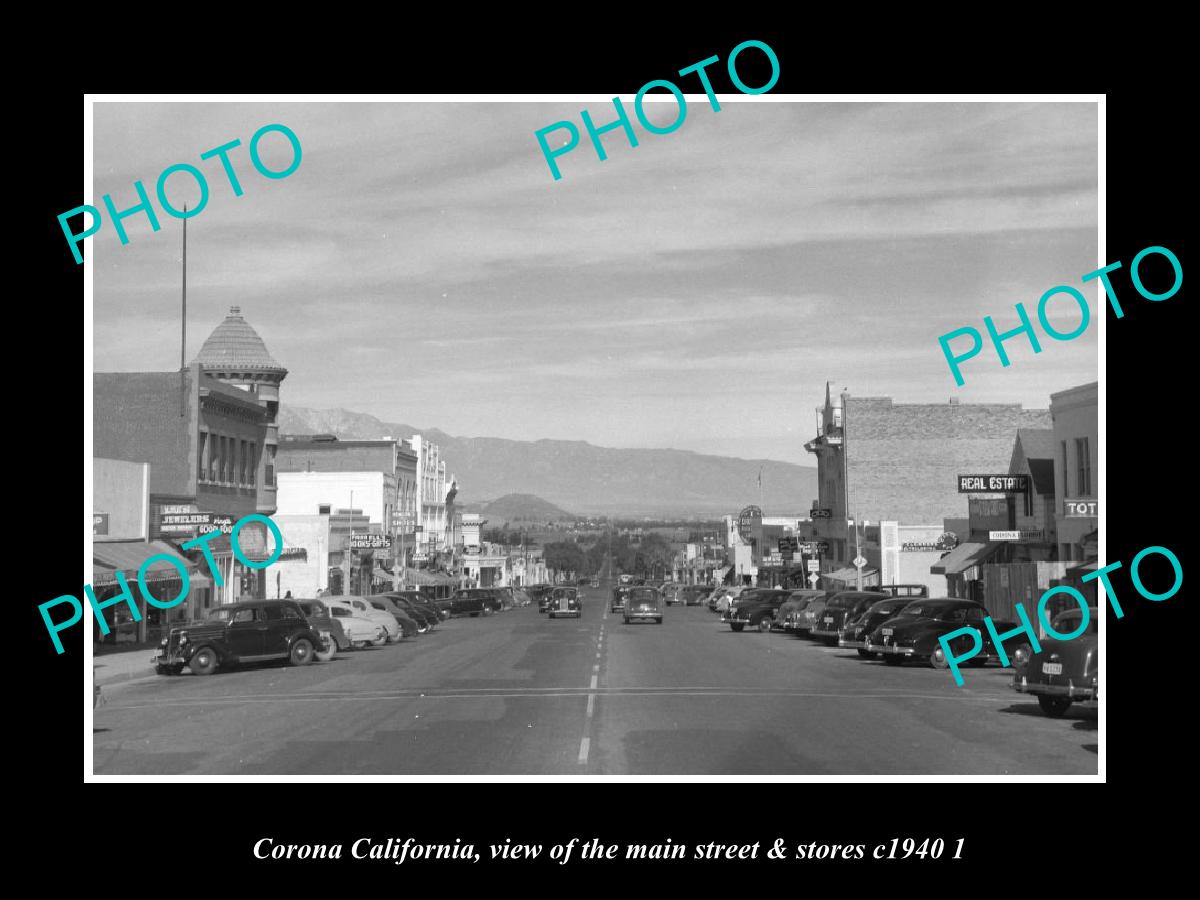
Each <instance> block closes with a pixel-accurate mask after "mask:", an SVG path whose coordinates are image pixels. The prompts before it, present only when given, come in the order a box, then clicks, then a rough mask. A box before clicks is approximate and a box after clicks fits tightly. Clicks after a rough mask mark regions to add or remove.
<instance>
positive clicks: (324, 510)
mask: <svg viewBox="0 0 1200 900" xmlns="http://www.w3.org/2000/svg"><path fill="white" fill-rule="evenodd" d="M317 515H318V516H327V515H329V504H328V503H322V504H320V505H319V506H318V507H317Z"/></svg>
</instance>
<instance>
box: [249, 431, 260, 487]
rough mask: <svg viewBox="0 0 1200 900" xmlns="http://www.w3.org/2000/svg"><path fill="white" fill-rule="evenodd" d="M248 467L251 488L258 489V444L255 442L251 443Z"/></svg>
mask: <svg viewBox="0 0 1200 900" xmlns="http://www.w3.org/2000/svg"><path fill="white" fill-rule="evenodd" d="M248 466H249V469H250V479H249V482H250V487H252V488H256V487H258V444H257V443H256V442H254V441H251V442H250V462H249V463H248Z"/></svg>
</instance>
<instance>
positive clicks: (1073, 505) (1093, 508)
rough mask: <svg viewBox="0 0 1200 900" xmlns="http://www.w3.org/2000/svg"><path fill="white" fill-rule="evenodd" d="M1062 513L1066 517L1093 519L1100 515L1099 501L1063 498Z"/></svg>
mask: <svg viewBox="0 0 1200 900" xmlns="http://www.w3.org/2000/svg"><path fill="white" fill-rule="evenodd" d="M1063 513H1064V515H1066V517H1067V518H1068V519H1094V518H1096V517H1097V516H1099V515H1100V501H1099V500H1064V501H1063Z"/></svg>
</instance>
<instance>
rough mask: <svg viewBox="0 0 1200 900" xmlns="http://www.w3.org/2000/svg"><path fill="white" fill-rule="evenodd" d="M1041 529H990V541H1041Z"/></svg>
mask: <svg viewBox="0 0 1200 900" xmlns="http://www.w3.org/2000/svg"><path fill="white" fill-rule="evenodd" d="M1041 539H1042V533H1041V532H1040V531H989V532H988V540H989V541H1040V540H1041Z"/></svg>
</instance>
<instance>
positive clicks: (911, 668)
mask: <svg viewBox="0 0 1200 900" xmlns="http://www.w3.org/2000/svg"><path fill="white" fill-rule="evenodd" d="M584 593H585V595H586V597H587V600H586V601H585V607H584V615H583V618H582V619H580V620H576V619H555V620H549V619H547V618H546V616H545V615H544V614H539V613H538V611H537V608H536V606H530V607H525V608H521V609H515V610H510V611H507V612H504V613H501V614H498V615H495V616H492V617H490V618H479V619H470V618H466V619H453V620H451V621H449V622H446V623H443V624H442V626H441V627H439V628H438V629H437V630H436V631H435V632H434V633H432V634H428V635H421V636H419V637H416V638H410V639H408V640H405V641H404V642H403V643H402V644H399V645H392V646H383V647H375V648H368V649H365V650H360V651H354V652H349V653H342V654H339V655H338V657H337V658H336V659H334V660H333V661H331V662H327V663H313V664H312V665H310V666H307V667H303V668H288V667H282V666H275V665H260V666H255V667H250V668H245V669H240V670H234V671H229V672H224V673H222V672H218V673H217V674H216V675H213V676H210V677H205V678H200V677H196V676H194V675H191V674H184V675H181V676H179V677H174V678H171V677H160V678H154V679H150V680H145V681H135V682H132V683H128V684H121V685H115V686H113V687H111V688H106V689H105V691H106V696H107V699H108V703H107V705H105V706H102V707H101V708H100V709H98V710H97V711H96V719H95V726H96V732H95V735H94V737H95V757H94V758H95V771H96V773H97V774H247V775H268V774H314V775H326V774H448V775H453V774H559V775H580V774H592V775H613V774H635V775H636V774H647V775H652V774H739V773H745V774H767V773H779V774H818V775H833V774H923V773H930V774H1013V773H1033V774H1095V772H1096V765H1097V756H1096V746H1097V723H1096V715H1097V714H1096V712H1095V711H1094V710H1083V709H1078V708H1073V709H1071V710H1070V711H1069V712H1068V714H1067V716H1066V717H1065V718H1063V719H1059V720H1054V719H1048V718H1046V717H1044V716H1043V715H1042V714H1041V712H1040V711H1039V709H1038V706H1037V704H1036V702H1033V701H1032V700H1031V699H1028V698H1025V697H1022V696H1020V695H1018V694H1015V693H1014V692H1013V691H1011V690H1010V689H1009V688H1008V686H1007V684H1008V681H1009V678H1010V677H1011V675H1010V673H1009V672H1008V671H1006V670H1001V669H999V668H995V667H988V668H987V669H983V670H981V669H970V668H969V669H966V670H965V672H964V676H965V678H966V685H965V686H964V687H962V688H956V687H955V686H954V683H953V679H952V678H951V676H950V674H949V673H948V672H945V671H935V670H933V669H931V668H926V667H919V666H917V665H915V664H910V665H906V666H904V667H903V668H899V669H893V668H889V667H886V666H884V665H882V664H881V663H878V662H872V661H866V660H862V659H860V658H859V657H858V656H857V655H856V654H855V652H854V651H852V650H838V649H836V648H827V647H825V646H823V645H821V644H818V643H816V642H811V641H808V640H806V639H797V638H794V637H792V636H790V635H786V634H782V633H775V634H769V635H767V634H759V633H751V632H747V633H742V634H735V633H733V632H732V631H730V630H729V628H728V626H725V625H721V624H720V623H719V621H718V618H717V616H715V615H714V614H712V613H710V612H709V611H708V610H707V609H705V608H702V607H688V608H681V607H678V606H673V607H669V608H668V610H667V614H666V619H665V622H664V623H663V624H662V625H654V624H649V623H648V624H631V625H625V624H624V623H623V622H622V620H621V617H620V615H619V614H616V615H614V614H610V613H607V611H606V610H607V604H606V602H605V601H606V599H607V597H608V596H609V588H608V586H607V585H604V586H602V587H601V588H600V589H587V588H585V589H584ZM147 672H149V668H148V667H147Z"/></svg>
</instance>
